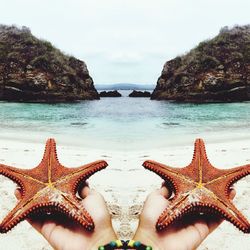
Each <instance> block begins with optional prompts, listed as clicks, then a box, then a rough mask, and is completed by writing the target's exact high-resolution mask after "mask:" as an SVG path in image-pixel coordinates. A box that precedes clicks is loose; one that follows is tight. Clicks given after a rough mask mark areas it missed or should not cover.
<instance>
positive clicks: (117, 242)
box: [115, 240, 123, 247]
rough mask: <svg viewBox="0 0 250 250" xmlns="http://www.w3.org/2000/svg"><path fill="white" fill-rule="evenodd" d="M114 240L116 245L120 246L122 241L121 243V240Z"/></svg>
mask: <svg viewBox="0 0 250 250" xmlns="http://www.w3.org/2000/svg"><path fill="white" fill-rule="evenodd" d="M115 242H116V246H117V247H122V246H123V243H122V241H121V240H116V241H115Z"/></svg>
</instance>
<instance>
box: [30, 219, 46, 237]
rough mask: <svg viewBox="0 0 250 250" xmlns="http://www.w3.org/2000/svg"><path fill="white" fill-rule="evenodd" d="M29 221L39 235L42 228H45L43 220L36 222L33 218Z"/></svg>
mask: <svg viewBox="0 0 250 250" xmlns="http://www.w3.org/2000/svg"><path fill="white" fill-rule="evenodd" d="M27 221H28V222H29V224H30V225H31V226H32V227H33V228H34V229H36V230H37V231H38V232H39V233H41V232H42V227H43V224H44V222H43V221H41V220H35V219H31V218H28V219H27Z"/></svg>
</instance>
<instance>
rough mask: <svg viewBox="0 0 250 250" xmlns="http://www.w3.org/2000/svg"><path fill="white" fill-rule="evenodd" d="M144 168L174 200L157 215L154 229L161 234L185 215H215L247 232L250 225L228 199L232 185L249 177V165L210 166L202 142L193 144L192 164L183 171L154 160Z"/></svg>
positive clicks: (199, 140)
mask: <svg viewBox="0 0 250 250" xmlns="http://www.w3.org/2000/svg"><path fill="white" fill-rule="evenodd" d="M143 166H144V167H145V168H146V169H149V170H151V171H153V172H155V173H156V174H158V175H159V176H161V177H162V178H163V179H164V180H165V182H166V185H167V187H168V188H169V190H170V192H172V194H173V197H172V198H170V202H169V205H168V206H167V208H166V209H165V210H164V211H163V212H162V214H161V215H160V217H159V219H158V221H157V223H156V230H157V231H162V230H164V229H165V228H166V227H167V226H169V225H170V224H171V223H173V222H174V221H176V220H179V219H180V218H182V217H183V216H184V215H187V214H200V213H202V214H206V215H208V216H209V215H210V214H216V215H219V216H220V217H222V218H224V219H226V220H228V221H229V222H231V223H232V224H233V225H235V226H236V227H237V228H238V229H240V230H241V231H243V232H245V233H250V224H249V222H248V221H247V219H246V218H245V217H244V216H243V214H242V213H241V212H240V211H238V210H237V208H236V207H235V206H234V205H233V203H232V202H231V201H230V199H229V193H230V190H231V187H232V185H233V184H234V183H235V182H237V181H238V180H239V179H241V178H243V177H244V176H246V175H248V174H250V165H244V166H240V167H235V168H231V169H218V168H215V167H214V166H212V165H211V163H210V162H209V160H208V158H207V155H206V149H205V144H204V142H203V140H202V139H197V140H196V141H195V147H194V154H193V159H192V161H191V163H190V164H189V165H188V166H186V167H184V168H173V167H169V166H166V165H163V164H161V163H157V162H154V161H151V160H150V161H145V162H144V163H143Z"/></svg>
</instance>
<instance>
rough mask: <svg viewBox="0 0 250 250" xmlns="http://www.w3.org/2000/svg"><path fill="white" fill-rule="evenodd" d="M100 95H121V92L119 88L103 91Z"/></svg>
mask: <svg viewBox="0 0 250 250" xmlns="http://www.w3.org/2000/svg"><path fill="white" fill-rule="evenodd" d="M99 96H100V97H121V96H122V95H121V93H119V92H118V91H117V90H113V91H102V92H100V94H99Z"/></svg>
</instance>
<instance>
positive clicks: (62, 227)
mask: <svg viewBox="0 0 250 250" xmlns="http://www.w3.org/2000/svg"><path fill="white" fill-rule="evenodd" d="M19 195H20V194H18V191H16V196H17V197H18V196H19ZM80 195H81V197H82V198H83V201H82V202H83V204H84V207H85V208H86V210H87V211H88V212H89V214H90V215H91V217H92V218H93V220H94V223H95V230H94V232H87V231H86V230H85V229H84V228H83V227H82V226H81V225H78V224H77V223H75V222H74V221H71V220H69V219H67V218H65V217H62V218H57V217H55V216H53V217H52V216H51V218H50V219H48V217H45V218H43V219H29V220H28V222H29V223H30V224H31V225H32V226H33V227H34V228H35V229H36V230H37V231H38V232H39V233H41V234H42V235H43V236H44V238H45V239H46V240H47V241H48V242H49V244H50V245H51V246H52V247H53V249H56V250H78V249H79V250H82V249H84V250H93V249H98V246H100V245H105V244H106V243H107V242H110V241H111V240H114V239H116V235H115V232H114V230H113V228H112V224H111V218H110V215H109V212H108V209H107V206H106V203H105V201H104V199H103V197H102V195H101V194H99V193H98V192H96V191H94V190H91V189H90V188H89V187H88V186H85V187H84V188H83V189H82V190H81V192H80Z"/></svg>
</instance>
